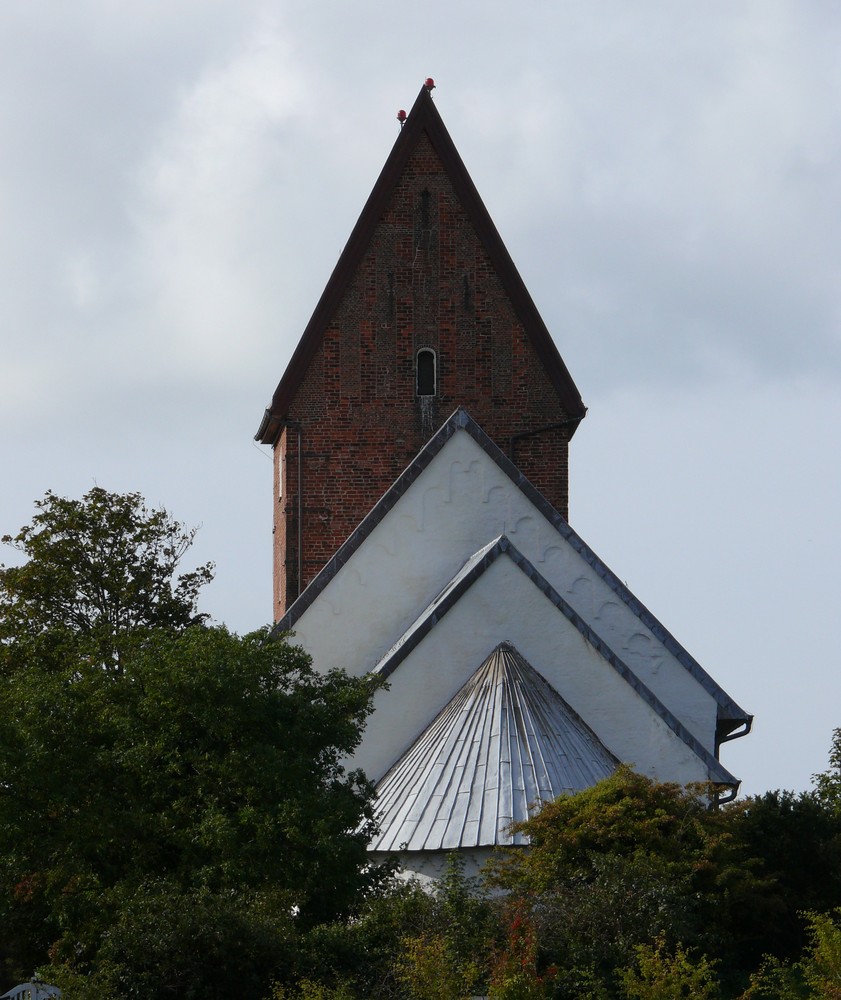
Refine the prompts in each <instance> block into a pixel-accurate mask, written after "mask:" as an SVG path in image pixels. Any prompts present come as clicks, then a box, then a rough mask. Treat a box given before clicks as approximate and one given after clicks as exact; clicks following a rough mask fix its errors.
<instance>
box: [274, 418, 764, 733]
mask: <svg viewBox="0 0 841 1000" xmlns="http://www.w3.org/2000/svg"><path fill="white" fill-rule="evenodd" d="M459 431H466V432H467V433H468V434H469V435H470V436H471V437H472V438H473V440H474V441H475V442H476V443H477V444H478V445H479V447H480V448H481V449H482V450H483V451H484V452H485V453H486V454H487V455H488V457H489V458H490V459H491V460H492V461H493V462H494V463H495V464H496V465H497V466H498V467H499V469H500V470H501V471H502V472H504V473H505V474H506V475H507V476H508V478H509V479H510V480H511V482H512V483H514V484H515V485H516V486H517V487H518V488H519V489H520V490H521V491H522V492H523V493H524V494H525V496H526V497H528V499H529V500H530V501H531V503H532V504H534V506H535V507H536V508H537V509H538V510H539V511H540V513H541V514H542V515H543V517H544V518H545V519H546V520H547V521H548V522H549V523H550V524H551V525H552V526H553V527H554V528H555V530H556V531H557V532H558V534H560V535H561V536H562V537H563V538H565V539H566V540H567V542H569V544H570V545H571V546H572V547H573V549H575V551H576V552H578V554H579V555H580V556H581V557H582V559H584V561H585V562H586V563H587V564H588V565H589V566H590V567H592V569H593V570H594V571H595V572H596V573H597V574H598V575H599V576H600V577H601V578H602V580H604V582H605V583H606V584H607V586H608V587H609V588H610V589H611V591H613V593H614V594H615V595H616V597H617V598H619V600H621V601H622V602H623V603H624V604H626V605H627V606H628V608H629V609H630V610H631V611H632V612H633V613H634V614H635V615H636V616H637V617H638V618H639V620H640V621H641V622H642V623H643V625H645V627H646V628H647V629H648V630H649V631H650V632H651V634H652V635H653V636H654V637H655V638H656V639H657V640H658V641H659V642H661V643H662V644H663V646H664V647H665V648H666V649H667V650H668V651H669V652H670V653H671V654H672V656H674V657H675V659H676V660H677V661H678V663H680V665H681V666H682V667H683V668H684V670H686V671H687V672H688V673H689V674H690V675H691V676H692V677H694V678H695V680H696V681H697V682H698V683H699V684H700V685H701V687H702V688H703V689H704V690H705V691H706V692H707V693H708V694H709V695H710V696H711V697H712V698H714V699H715V701H716V703H717V705H718V719H719V737H720V738H721V739H723V738H725V736H726V735H727V734H729V733H732V732H733V730H735V729H737V728H738V727H739V726H743V727H744V728H743V731H741V732H739V733H734V734H733V736H731V737H730V738H731V739H732V738H734V737H735V736H745V735H747V733H748V732H750V726H751V722H752V720H753V716H752V715H750V714H749V713H748V712H746V711H745V710H744V709H743V708H741V707H740V706H739V705H738V704H737V703H736V702H735V701H734V700H733V699H732V698H731V697H730V695H729V694H727V692H726V691H725V690H724V689H723V688H722V687H721V686H720V685H719V684H718V683H717V682H716V681H715V680H714V679H713V678H712V677H710V675H709V674H708V673H707V672H706V670H704V668H703V667H702V666H701V665H700V663H698V661H697V660H696V659H695V658H694V657H693V656H692V655H691V654H690V653H689V652H688V651H687V650H686V649H684V647H683V646H682V645H681V644H680V643H679V642H678V641H677V639H675V638H674V636H673V635H672V634H671V632H669V631H668V629H667V628H666V627H665V626H664V625H663V624H661V622H660V621H659V620H658V619H657V618H655V616H654V615H653V614H652V613H651V612H650V611H649V610H648V608H646V607H645V605H644V604H643V603H642V602H641V601H640V600H638V599H637V598H636V597H635V596H634V595H633V594H632V593H631V591H630V590H629V589H628V588H627V587H626V586H625V584H624V583H623V582H622V581H621V580H620V579H619V577H618V576H617V575H616V574H615V573H614V572H613V571H612V570H611V569H610V568H609V567H608V566H607V565H606V564H605V563H604V562H602V560H601V559H600V558H599V557H598V556H597V555H596V553H595V552H594V551H593V550H592V549H591V548H590V546H589V545H587V543H586V542H585V541H584V540H583V539H582V538H581V537H580V536H579V535H578V534H577V533H576V532H575V531H574V530H573V528H571V527H570V525H569V522H568V521H566V520H565V518H564V517H562V515H561V514H559V513H558V511H556V510H555V508H554V507H553V506H552V505H551V504H550V503H549V501H548V500H547V499H546V498H545V497H544V496H543V495H542V494H541V493H540V492H539V491H538V490H537V489H536V488H535V487H534V486H533V485H532V484H531V483H530V482H529V481H528V479H526V477H525V476H524V475H523V473H522V472H521V471H520V470H519V469H518V468H517V467H516V466H515V465H514V463H513V462H512V461H511V460H510V459H509V458H508V457H507V456H506V455H505V454H504V453H503V452H502V451H501V450H500V449H499V447H497V445H496V444H495V443H494V442H493V441H492V440H491V439H490V438H489V437H488V435H487V434H485V432H484V431H483V430H482V428H481V427H480V426H479V425H478V424H477V423H476V421H475V420H473V418H472V417H471V416H470V415H469V414H468V412H467V411H466V410H465V409H463V408H461V407H459V409H457V410H456V411H455V412H454V413H453V414H452V415H451V416H450V417H449V419H448V420H446V421H445V423H443V424H442V425H441V427H440V428H439V429H438V430H437V431H436V433H435V434H434V435H433V436H432V437H431V438H430V440H429V441H428V442H427V443H426V445H424V447H423V448H422V449H421V450H420V452H418V454H417V456H416V457H415V459H414V460H413V461H412V462H411V463H410V464H409V465H408V466H407V467H406V468H405V469H404V471H403V472H402V473H401V474H400V476H398V478H397V479H396V480H395V482H394V483H393V485H392V486H391V487H389V489H388V490H387V491H386V492H385V493H384V494H383V496H382V497H381V498H380V499H379V500H378V501H377V503H376V504H375V505H374V506H373V507H372V509H371V511H370V512H369V513H368V514H367V515H366V517H365V518H363V520H362V521H361V522H360V523H359V525H358V526H357V527H356V529H355V530H354V531H353V532H352V533H351V534H350V535H349V536H348V538H347V540H346V541H345V542H344V543H343V544H342V545H341V546H340V547H339V548H338V549H337V550H336V552H335V553H334V554H333V556H332V558H331V559H330V560H329V561H328V562H327V563H326V565H325V566H324V568H323V569H322V570H321V572H320V573H319V574H318V575H317V576H316V577H315V578H314V579H313V580H312V582H311V583H310V584H309V586H308V587H307V588H306V590H304V592H303V593H302V594H301V595H300V596H299V597H298V599H297V600H296V601H295V602H294V603H293V604H292V606H291V607H290V608H289V609H288V610H287V612H286V614H285V615H284V616H283V618H281V619H280V621H279V622H278V623H277V624H276V625H275V626H274V628H273V629H272V633H271V634H272V635H274V636H277V635H280V634H281V633H283V632H288V631H289V630H290V629H292V628H293V627H294V625H295V622H296V621H297V620H298V619H299V618H300V617H301V615H302V614H303V613H304V612H305V611H306V610H307V608H308V607H309V606H310V605H311V604H312V603H313V601H314V600H315V599H316V598H317V597H318V595H319V594H320V593H321V592H322V591H323V590H324V589H325V588H326V587H327V586H328V585H329V584H330V581H331V580H332V579H333V577H334V576H336V574H337V573H338V572H339V570H340V569H341V568H342V567H343V566H344V565H345V563H347V562H348V561H349V560H350V558H351V557H352V556H353V554H354V552H356V550H357V549H358V548H359V547H360V546H361V545H362V543H363V542H364V541H365V539H366V538H367V537H368V535H370V534H371V532H372V531H373V530H374V528H376V527H377V525H378V524H379V523H380V522H381V521H382V520H383V519H384V518H385V516H386V515H387V514H388V512H389V511H390V510H391V509H392V508H393V507H394V506H395V504H396V503H397V502H398V500H399V499H400V498H401V497H402V496H403V495H404V493H406V492H407V490H408V489H409V488H410V487H411V485H412V483H414V482H415V480H416V479H418V478H419V477H420V475H421V474H422V473H423V471H424V469H426V468H427V466H428V465H429V464H430V463H431V462H432V460H433V459H434V458H435V456H436V455H437V454H438V453H439V452H440V451H441V450H442V449H443V448H444V447H445V445H446V444H447V442H448V441H449V440H450V438H451V437H452V436H453V435H454V434H456V433H458V432H459Z"/></svg>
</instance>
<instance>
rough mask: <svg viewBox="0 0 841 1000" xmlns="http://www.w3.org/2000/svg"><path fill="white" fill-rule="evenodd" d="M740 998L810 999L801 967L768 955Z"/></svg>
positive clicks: (747, 999) (757, 999) (765, 999)
mask: <svg viewBox="0 0 841 1000" xmlns="http://www.w3.org/2000/svg"><path fill="white" fill-rule="evenodd" d="M740 1000H809V990H808V988H807V986H806V984H805V983H804V982H803V976H802V974H801V973H800V970H799V968H798V967H797V966H796V965H795V966H792V965H790V964H789V963H788V962H784V961H781V960H780V959H778V958H774V957H773V956H772V955H766V956H765V957H764V958H763V960H762V962H761V964H760V966H759V968H758V969H757V970H756V971H755V972H754V973H752V974H751V977H750V985H749V986H748V988H747V990H746V991H745V992H744V993H743V994H742V996H741V997H740Z"/></svg>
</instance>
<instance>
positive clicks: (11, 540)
mask: <svg viewBox="0 0 841 1000" xmlns="http://www.w3.org/2000/svg"><path fill="white" fill-rule="evenodd" d="M35 506H36V508H37V513H36V514H35V516H34V517H33V519H32V523H31V524H28V525H25V526H24V527H23V528H21V529H20V531H19V532H18V533H17V534H16V535H14V536H12V535H4V536H3V538H2V541H3V542H4V543H5V544H7V545H10V546H12V547H13V548H15V549H17V550H18V551H19V552H21V553H22V554H23V555H24V556H25V557H26V562H24V563H23V564H22V565H20V566H5V565H0V641H4V642H6V643H9V642H14V641H27V640H33V639H38V638H43V637H44V636H45V635H48V634H50V633H63V634H67V633H70V634H72V635H74V636H75V637H76V638H79V639H82V640H85V641H89V642H91V643H93V644H94V646H96V647H98V648H99V650H100V652H102V654H103V655H104V657H105V658H106V659H111V658H113V656H114V653H115V651H117V650H118V649H119V645H120V641H121V637H124V636H126V635H127V634H128V633H130V632H132V631H134V630H137V629H140V628H146V627H156V628H167V629H182V628H185V627H186V626H188V625H193V624H196V623H200V622H202V621H203V620H204V619H205V618H206V616H205V615H201V614H199V613H198V612H197V610H196V603H197V600H198V593H199V590H200V589H201V588H202V587H203V586H204V585H205V584H206V583H209V582H210V580H212V579H213V567H212V564H210V563H207V564H205V565H204V566H200V567H199V568H198V569H196V570H193V571H192V572H190V573H184V574H181V575H180V576H178V577H176V575H175V574H176V570H177V568H178V565H179V563H180V562H181V559H182V558H183V556H184V554H185V553H186V552H187V550H188V549H189V547H190V545H191V544H192V542H193V538H194V537H195V533H196V529H187V528H185V526H184V525H182V524H180V523H179V522H177V521H175V520H174V519H173V518H172V517H170V515H169V514H168V513H167V512H166V511H165V510H162V509H161V510H156V509H149V508H148V507H147V506H146V504H145V502H144V500H143V498H142V497H141V496H140V494H138V493H125V494H119V493H109V492H108V491H107V490H104V489H102V488H101V487H99V486H97V487H94V488H93V489H92V490H90V491H89V492H88V493H86V494H85V496H83V497H82V499H81V500H72V499H67V498H65V497H60V496H56V494H54V493H52V492H47V493H46V495H45V496H44V497H43V498H42V499H41V500H37V501H36V503H35Z"/></svg>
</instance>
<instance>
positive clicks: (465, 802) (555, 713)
mask: <svg viewBox="0 0 841 1000" xmlns="http://www.w3.org/2000/svg"><path fill="white" fill-rule="evenodd" d="M618 763H619V761H618V760H617V758H616V757H614V756H613V754H611V753H610V751H609V750H608V749H607V748H606V747H605V746H604V745H603V744H602V743H601V741H600V740H599V738H598V737H597V736H596V734H595V733H594V732H593V731H592V730H591V729H590V728H589V727H588V726H587V725H586V724H585V723H584V722H583V720H582V719H581V718H579V716H578V715H577V714H576V713H575V712H574V711H573V709H572V708H570V706H569V705H567V703H566V702H565V701H564V700H563V698H562V697H561V696H560V695H559V694H558V692H557V691H555V689H554V688H553V687H552V686H551V685H550V684H549V683H548V682H547V681H546V680H545V679H544V678H543V677H542V676H541V675H540V674H539V673H538V672H537V671H536V670H535V669H534V668H533V667H532V666H530V665H529V664H528V663H527V662H526V660H525V659H524V658H523V657H522V656H521V655H520V653H518V652H517V650H516V649H515V648H514V647H513V646H512V645H511V644H510V643H507V642H505V643H501V644H500V645H499V646H497V647H496V649H494V650H493V652H492V653H491V654H490V656H488V658H487V659H486V660H485V662H484V663H483V664H482V665H481V666H480V667H479V668H478V670H476V672H475V673H474V674H473V675H472V677H471V678H470V680H468V681H467V683H466V684H465V685H464V687H462V689H461V690H460V691H459V692H458V693H457V694H456V695H455V697H454V698H453V699H452V701H450V703H449V704H448V705H447V706H446V707H445V708H444V709H443V710H442V711H441V712H440V713H439V714H438V715H437V716H436V717H435V719H434V720H433V721H432V723H431V724H430V725H429V727H428V728H427V729H426V730H425V731H424V732H423V733H422V734H421V735H420V736H419V737H418V739H417V740H416V741H415V742H414V743H413V744H412V746H411V747H410V748H409V749H408V750H407V751H406V753H405V754H404V755H403V756H402V757H401V758H400V759H399V760H398V761H397V762H396V763H395V764H394V765H393V767H392V768H391V769H390V770H389V771H388V772H387V773H386V774H385V775H384V776H383V777H382V778H381V779H380V781H379V782H378V783H377V818H378V821H379V826H380V832H379V834H378V836H376V837H375V838H374V839H373V840H372V841H371V843H370V845H369V850H372V851H398V850H408V851H424V850H440V849H452V848H457V847H491V846H495V845H498V844H522V843H527V842H528V840H527V838H526V837H525V836H524V835H523V834H522V833H513V832H512V831H511V830H510V827H511V824H512V823H519V822H522V821H523V820H525V819H527V818H528V816H529V814H530V811H531V810H532V809H533V808H534V807H535V806H537V805H539V804H540V803H541V802H550V801H552V800H553V799H555V798H557V797H558V796H559V795H564V794H570V793H572V792H578V791H582V790H583V789H585V788H590V787H591V786H592V785H595V784H596V783H597V782H599V781H601V780H602V779H603V778H606V777H608V776H609V775H611V774H612V773H613V771H614V770H615V769H616V767H617V765H618Z"/></svg>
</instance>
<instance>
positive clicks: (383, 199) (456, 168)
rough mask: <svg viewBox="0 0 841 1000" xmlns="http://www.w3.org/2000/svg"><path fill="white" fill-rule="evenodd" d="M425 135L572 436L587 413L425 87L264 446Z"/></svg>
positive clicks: (266, 417)
mask: <svg viewBox="0 0 841 1000" xmlns="http://www.w3.org/2000/svg"><path fill="white" fill-rule="evenodd" d="M424 135H425V136H426V137H427V139H428V140H429V142H430V143H431V145H432V147H433V149H434V150H435V152H436V154H437V155H438V158H439V159H440V161H441V163H442V165H443V167H444V169H445V171H446V173H447V176H448V177H449V179H450V182H451V183H452V185H453V189H454V190H455V192H456V195H457V197H458V199H459V201H460V202H461V205H462V207H463V208H464V210H465V212H466V213H467V215H468V217H469V219H470V222H471V224H472V225H473V228H474V230H475V231H476V234H477V236H478V237H479V239H480V240H481V242H482V245H483V246H484V248H485V250H486V252H487V254H488V257H489V258H490V260H491V263H492V264H493V266H494V269H495V270H496V272H497V274H498V276H499V279H500V281H501V282H502V285H503V288H504V289H505V292H506V294H507V296H508V299H509V301H510V302H511V304H512V306H513V307H514V310H515V312H516V314H517V315H518V316H519V318H520V321H521V322H522V324H523V328H524V329H525V332H526V335H527V336H528V337H529V339H530V340H531V342H532V344H533V345H534V348H535V350H536V351H537V354H538V356H539V357H540V359H541V361H542V363H543V367H544V370H545V371H546V374H547V375H548V377H549V379H550V380H551V381H552V384H553V385H554V387H555V391H556V392H557V394H558V398H559V399H560V401H561V404H562V405H563V407H564V409H565V410H566V412H567V413H568V414H569V416H570V418H571V420H572V426H571V429H570V435H572V434H574V433H575V428H576V427H577V425H578V424H579V423H580V422H581V420H582V419H583V417H584V415H585V413H586V412H587V408H586V407H585V406H584V403H583V402H582V400H581V394H580V393H579V391H578V389H577V387H576V385H575V383H574V382H573V380H572V376H571V375H570V373H569V371H568V369H567V367H566V365H565V364H564V362H563V359H562V358H561V355H560V353H559V352H558V348H557V346H556V345H555V342H554V340H553V339H552V336H551V334H550V333H549V331H548V330H547V328H546V324H545V323H544V322H543V319H542V318H541V316H540V313H539V312H538V311H537V306H535V304H534V301H533V299H532V297H531V295H530V294H529V291H528V289H527V288H526V286H525V283H524V282H523V279H522V278H521V277H520V274H519V272H518V271H517V268H516V266H515V265H514V261H513V260H512V259H511V256H510V254H509V253H508V250H507V249H506V247H505V244H504V243H503V242H502V237H501V236H500V235H499V232H498V230H497V228H496V226H495V225H494V223H493V220H492V219H491V217H490V215H489V214H488V210H487V209H486V208H485V205H484V203H483V201H482V198H481V196H480V195H479V192H478V191H477V190H476V186H475V184H474V183H473V181H472V179H471V177H470V174H469V173H468V172H467V168H466V167H465V165H464V162H463V160H462V158H461V156H459V153H458V150H457V149H456V147H455V144H454V142H453V140H452V138H451V137H450V134H449V132H448V131H447V128H446V126H445V125H444V122H443V120H442V118H441V115H440V114H439V113H438V109H437V108H436V107H435V103H434V101H433V100H432V95H431V94H430V92H429V91H428V90H427V88H426V87H421V90H420V93H419V94H418V96H417V99H416V100H415V103H414V105H413V106H412V110H411V111H410V112H409V116H408V118H407V120H406V125H405V127H404V128H402V129H401V130H400V134H399V135H398V137H397V140H396V142H395V143H394V147H393V149H392V151H391V153H390V154H389V156H388V159H387V160H386V162H385V165H384V166H383V168H382V171H381V172H380V176H379V177H378V179H377V181H376V183H375V185H374V189H373V190H372V192H371V194H370V195H369V197H368V201H367V202H366V203H365V207H364V208H363V209H362V214H361V215H360V216H359V219H358V221H357V223H356V225H355V226H354V228H353V231H352V232H351V234H350V237H349V239H348V241H347V245H346V246H345V248H344V250H343V251H342V254H341V256H340V257H339V260H338V263H337V264H336V267H335V269H334V271H333V273H332V275H331V276H330V280H329V281H328V282H327V286H326V287H325V289H324V292H323V293H322V295H321V298H320V299H319V301H318V304H317V305H316V307H315V312H314V313H313V315H312V318H311V319H310V321H309V323H308V324H307V327H306V329H305V330H304V333H303V335H302V337H301V340H300V341H299V343H298V346H297V347H296V348H295V351H294V353H293V355H292V357H291V359H290V361H289V364H288V365H287V368H286V371H285V372H284V374H283V377H282V378H281V380H280V382H279V383H278V386H277V388H276V389H275V392H274V395H273V397H272V401H271V404H270V405H269V407H268V409H267V410H266V411H265V413H264V414H263V419H262V420H261V422H260V426H259V428H258V430H257V433H256V434H255V439H256V440H258V441H262V442H263V443H264V444H274V443H276V441H277V438H278V435H279V434H280V430H281V428H282V426H283V422H284V420H285V419H286V417H287V414H288V411H289V407H290V405H291V403H292V400H293V399H294V398H295V393H296V392H297V391H298V388H299V386H300V384H301V381H302V379H303V377H304V375H305V374H306V372H307V369H308V367H309V365H310V363H311V362H312V359H313V357H314V356H315V352H316V351H317V349H318V346H319V344H320V343H321V340H322V337H323V335H324V331H325V329H326V328H327V326H328V324H329V322H330V320H331V319H332V317H333V315H334V313H335V311H336V309H337V308H338V306H339V304H340V303H341V300H342V296H343V295H344V293H345V290H346V288H347V285H348V283H349V281H350V280H351V278H352V277H353V275H354V273H355V272H356V269H357V267H358V265H359V262H360V261H361V259H362V258H363V256H364V254H365V252H366V251H367V250H368V247H369V244H370V241H371V239H372V237H373V234H374V230H375V228H376V226H377V224H378V223H379V221H380V219H381V218H382V215H383V212H384V211H385V209H386V207H387V206H388V203H389V200H390V198H391V196H392V194H393V192H394V189H395V187H396V186H397V184H398V182H399V180H400V178H401V176H402V174H403V171H404V169H405V167H406V164H407V162H408V160H409V157H410V156H411V155H412V153H413V152H414V150H415V149H416V148H417V145H418V143H419V142H420V140H421V138H422V137H423V136H424Z"/></svg>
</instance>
